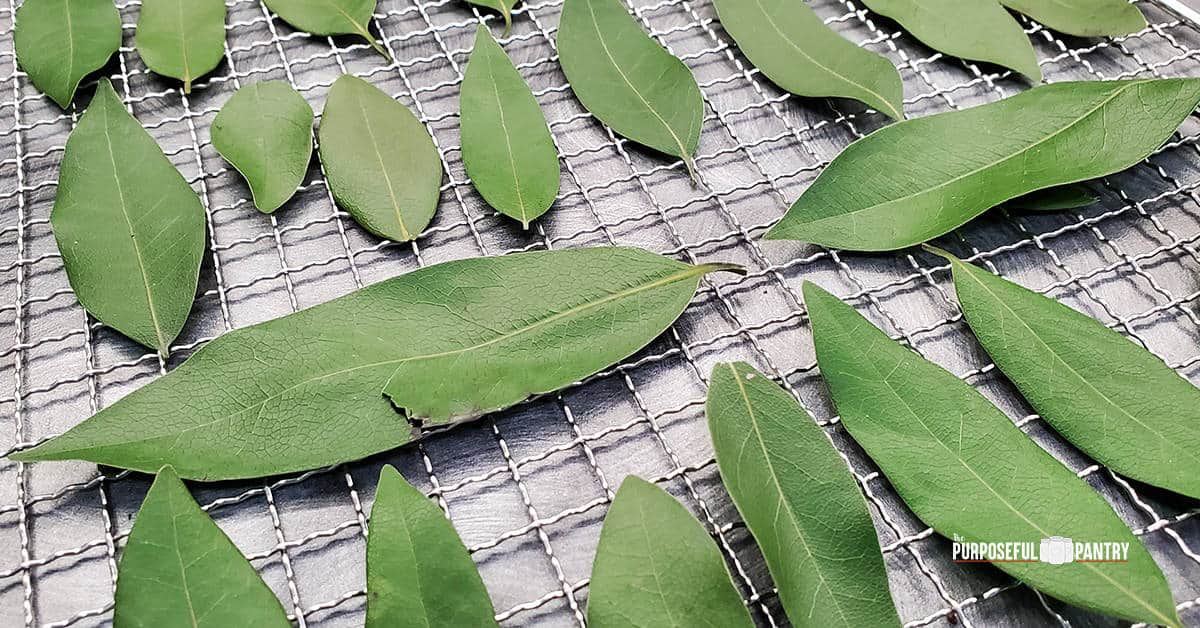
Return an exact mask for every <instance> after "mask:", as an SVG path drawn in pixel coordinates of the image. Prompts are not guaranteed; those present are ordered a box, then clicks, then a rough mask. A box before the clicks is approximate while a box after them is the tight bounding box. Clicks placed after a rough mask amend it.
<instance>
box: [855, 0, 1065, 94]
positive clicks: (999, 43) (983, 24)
mask: <svg viewBox="0 0 1200 628" xmlns="http://www.w3.org/2000/svg"><path fill="white" fill-rule="evenodd" d="M863 4H865V5H867V8H868V9H871V10H872V11H874V12H876V13H878V14H880V15H884V16H887V17H889V18H891V19H893V20H895V21H897V22H899V23H900V25H901V26H903V27H904V29H905V30H907V31H908V32H909V33H912V35H913V37H916V38H917V39H919V40H921V43H923V44H925V45H926V46H929V47H930V48H933V49H934V50H937V51H939V52H944V53H946V54H948V55H951V56H954V57H959V58H962V59H970V60H972V61H986V62H988V63H995V64H996V65H1001V66H1004V67H1006V68H1009V69H1011V70H1015V71H1017V72H1020V73H1021V74H1024V75H1025V76H1026V77H1028V78H1029V79H1030V80H1031V81H1033V82H1035V83H1038V82H1041V80H1042V69H1041V68H1040V67H1039V66H1038V61H1037V53H1036V52H1034V50H1033V44H1032V43H1030V41H1029V38H1028V37H1026V36H1025V30H1024V29H1023V28H1021V25H1020V24H1018V23H1017V21H1016V20H1015V19H1013V16H1012V14H1010V13H1009V12H1008V11H1006V10H1004V7H1003V6H1001V5H1000V3H999V2H996V0H863Z"/></svg>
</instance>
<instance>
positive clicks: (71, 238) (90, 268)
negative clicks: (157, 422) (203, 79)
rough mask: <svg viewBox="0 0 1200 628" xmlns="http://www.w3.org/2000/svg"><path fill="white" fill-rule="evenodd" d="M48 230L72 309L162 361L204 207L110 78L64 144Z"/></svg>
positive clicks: (181, 308) (199, 250)
mask: <svg viewBox="0 0 1200 628" xmlns="http://www.w3.org/2000/svg"><path fill="white" fill-rule="evenodd" d="M50 226H51V227H52V228H53V229H54V239H55V241H57V242H58V250H59V251H60V252H61V253H62V258H63V265H64V266H65V267H66V270H67V279H68V280H69V281H70V282H71V288H72V289H73V290H74V291H75V296H76V297H78V298H79V303H80V304H82V305H83V307H84V308H85V309H87V311H88V312H90V313H91V314H92V316H95V317H96V318H98V319H99V320H100V322H102V323H104V324H105V325H108V326H109V327H112V328H113V329H116V330H117V331H119V332H121V333H122V334H125V335H126V336H129V337H130V338H132V339H133V340H136V341H138V342H140V343H142V344H143V345H146V346H147V347H150V348H152V349H156V350H158V352H159V354H161V355H164V356H165V355H167V353H168V351H169V348H170V345H171V342H172V341H173V340H175V337H176V336H178V335H179V331H180V330H181V329H183V323H184V321H186V320H187V316H188V312H189V311H191V309H192V301H193V299H195V296H196V284H197V283H198V282H199V279H200V261H201V258H202V257H203V255H204V237H205V231H204V207H203V206H202V205H201V204H200V198H199V197H197V196H196V192H195V191H194V190H192V188H191V186H189V185H188V183H187V181H185V180H184V178H183V176H182V175H180V174H179V171H178V170H176V169H175V166H173V165H172V164H171V161H170V160H169V159H167V157H166V155H164V154H163V153H162V150H161V149H159V147H158V144H156V143H154V138H152V137H150V134H149V133H146V131H145V129H143V128H142V126H141V125H140V124H138V121H137V120H135V119H134V118H133V116H131V115H129V112H128V111H126V110H125V107H124V105H122V104H121V99H120V98H118V97H117V93H116V92H115V91H113V87H112V84H111V83H109V82H108V79H101V81H100V83H99V85H98V86H97V87H96V95H95V97H94V98H92V103H91V105H89V106H88V108H87V111H86V112H85V113H84V114H83V116H82V117H81V118H80V120H79V125H78V126H76V127H75V130H74V131H72V132H71V136H70V137H69V138H67V147H66V150H65V152H64V153H63V160H62V166H61V169H60V170H59V174H58V196H57V198H56V199H55V201H54V209H53V211H51V212H50ZM155 468H157V467H155ZM153 470H154V469H151V471H153Z"/></svg>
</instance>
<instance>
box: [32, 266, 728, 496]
mask: <svg viewBox="0 0 1200 628" xmlns="http://www.w3.org/2000/svg"><path fill="white" fill-rule="evenodd" d="M729 268H731V267H729V266H725V265H715V266H689V265H687V264H684V263H681V262H677V261H675V260H672V259H669V258H666V257H662V256H659V255H655V254H653V253H649V252H647V251H643V250H640V249H627V248H613V247H604V248H594V249H575V250H565V251H553V252H533V253H520V254H514V255H507V256H503V257H495V258H478V259H466V260H459V261H453V262H446V263H443V264H438V265H435V266H430V267H427V268H424V269H421V270H417V271H413V272H411V273H408V274H406V275H403V276H401V277H396V278H394V279H390V280H387V281H384V282H381V283H378V284H375V285H373V286H370V287H367V288H363V289H362V290H359V291H356V292H354V293H352V294H349V295H346V296H344V297H341V298H338V299H334V300H333V301H330V302H328V303H324V304H322V305H317V306H315V307H311V308H308V309H306V310H302V311H300V312H297V313H295V314H291V315H288V316H285V317H283V318H279V319H275V320H272V321H268V322H265V323H261V324H258V325H254V326H251V327H247V328H244V329H239V330H235V331H232V332H229V333H227V334H225V335H223V336H221V337H219V338H217V339H216V340H213V341H212V342H210V343H208V344H207V345H206V346H204V347H202V348H201V349H200V350H199V351H197V352H196V353H195V354H194V355H193V356H191V357H190V358H189V359H188V360H187V361H185V362H184V363H183V364H182V365H180V366H179V367H178V368H176V369H175V370H174V371H172V372H170V373H168V374H167V375H165V376H164V377H161V378H159V379H158V380H157V381H155V382H153V383H151V384H149V385H147V386H145V387H143V388H141V389H139V390H137V391H135V392H133V393H131V394H130V395H128V396H127V397H125V398H123V399H121V400H119V401H117V402H116V403H114V404H113V405H111V406H109V407H107V408H105V409H103V410H101V411H100V412H99V413H98V414H96V415H95V416H94V417H92V418H90V419H88V420H86V421H84V422H83V423H81V424H79V425H78V426H76V427H74V428H72V429H71V430H69V431H68V432H67V433H65V434H63V435H61V436H59V437H57V438H54V439H51V440H50V441H47V442H46V443H43V444H42V445H40V446H38V447H35V448H33V449H30V450H27V451H25V452H22V453H18V454H13V458H14V459H21V460H64V459H83V460H90V461H93V462H97V463H100V464H107V465H112V466H116V467H124V468H129V469H138V470H143V471H146V470H149V471H153V470H155V469H157V468H158V467H159V466H161V465H163V464H171V465H173V466H174V467H175V469H176V470H177V471H178V472H179V474H180V475H182V476H184V477H187V478H193V479H200V480H222V479H233V478H247V477H257V476H263V475H274V474H279V473H287V472H290V471H300V470H304V469H312V468H316V467H321V466H325V465H330V464H336V463H340V462H345V461H348V460H356V459H358V458H362V457H365V456H369V455H371V454H374V453H378V452H380V451H385V450H388V449H392V448H394V447H397V446H399V445H401V444H404V443H406V442H408V441H409V440H410V438H411V430H410V426H409V424H408V422H407V421H406V420H405V419H404V417H403V416H402V415H400V414H398V413H397V412H396V410H395V408H394V407H393V406H392V405H391V404H390V403H389V402H388V400H387V399H386V398H385V397H384V396H383V392H382V391H383V388H384V384H385V383H389V385H390V387H391V388H390V391H389V392H390V394H391V395H392V397H393V399H395V400H396V401H397V403H400V404H402V405H406V406H407V407H409V408H410V410H411V409H412V408H420V409H422V410H423V409H426V408H431V409H436V410H438V416H439V418H444V417H446V416H447V413H448V411H449V410H456V411H457V410H464V411H465V410H475V411H483V410H488V409H492V408H498V407H501V406H505V405H510V404H513V403H516V402H518V401H520V400H521V399H523V398H524V397H526V396H527V395H530V394H533V393H538V392H544V391H549V390H554V389H556V388H559V387H562V386H565V385H567V384H570V383H571V382H573V381H576V380H579V379H582V378H584V377H587V376H588V375H591V374H592V373H594V372H596V371H598V370H600V369H602V368H604V367H606V366H609V365H610V364H612V363H614V362H617V361H618V360H621V359H622V358H625V357H627V356H629V355H630V354H632V353H634V352H635V351H637V350H638V349H640V348H642V347H643V346H645V345H646V344H647V343H649V342H650V341H651V340H652V339H653V338H654V337H655V336H657V335H658V334H659V333H661V332H662V331H663V330H665V329H666V328H667V327H668V326H670V324H671V323H672V322H673V321H674V320H675V319H676V318H677V317H678V316H679V314H680V312H682V311H683V309H684V307H686V306H687V304H688V301H689V300H690V299H691V297H692V295H693V294H694V292H695V290H696V287H697V285H698V283H699V280H700V277H701V275H703V274H704V273H706V272H710V271H714V270H724V269H729ZM455 357H457V359H455ZM398 368H399V369H400V371H401V372H403V373H404V374H406V376H408V375H411V378H412V379H411V382H410V381H408V380H405V379H403V378H402V377H397V378H393V379H392V380H391V382H389V381H388V379H389V377H390V376H391V375H392V373H393V372H396V371H397V369H398ZM425 369H428V371H426V370H425ZM407 387H411V388H412V391H411V393H409V392H408V391H406V390H404V389H405V388H407ZM417 414H418V416H429V415H430V414H432V413H431V412H424V413H423V412H418V413H417Z"/></svg>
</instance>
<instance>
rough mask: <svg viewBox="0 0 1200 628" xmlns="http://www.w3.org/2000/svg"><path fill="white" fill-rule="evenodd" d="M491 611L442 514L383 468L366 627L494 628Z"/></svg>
mask: <svg viewBox="0 0 1200 628" xmlns="http://www.w3.org/2000/svg"><path fill="white" fill-rule="evenodd" d="M495 613H496V611H495V610H494V609H493V608H492V600H491V598H490V597H488V592H487V589H486V588H485V587H484V585H483V579H482V578H480V577H479V572H478V571H477V570H476V568H475V562H474V561H473V560H471V554H470V553H468V552H467V548H466V546H465V545H463V542H462V539H460V538H458V533H457V532H455V530H454V526H453V525H450V521H448V520H447V519H446V515H445V514H443V513H442V510H441V509H440V508H438V507H437V505H436V504H434V503H433V502H432V501H430V500H429V498H428V497H425V495H424V494H423V493H421V491H418V490H417V489H415V488H413V487H412V485H410V484H409V483H408V482H406V481H405V480H404V477H403V476H401V475H400V473H399V472H398V471H396V469H395V468H393V467H392V466H391V465H384V467H383V469H382V470H381V471H380V472H379V484H378V485H377V487H376V489H375V505H374V506H372V507H371V534H370V536H368V537H367V623H366V628H428V627H429V626H454V627H455V628H470V627H472V626H477V627H491V628H495V627H496V626H497V625H498V624H497V623H496V619H495Z"/></svg>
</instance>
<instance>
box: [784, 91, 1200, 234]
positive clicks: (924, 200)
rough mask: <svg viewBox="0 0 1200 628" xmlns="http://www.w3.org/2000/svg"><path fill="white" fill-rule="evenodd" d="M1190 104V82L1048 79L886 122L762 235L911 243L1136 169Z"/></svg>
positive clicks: (1193, 94)
mask: <svg viewBox="0 0 1200 628" xmlns="http://www.w3.org/2000/svg"><path fill="white" fill-rule="evenodd" d="M1198 101H1200V79H1144V80H1130V81H1085V82H1073V83H1055V84H1053V85H1047V86H1044V87H1035V88H1033V89H1031V90H1028V91H1026V92H1022V93H1021V94H1018V95H1016V96H1013V97H1011V98H1006V99H1004V100H1001V101H999V102H994V103H990V104H986V105H981V106H978V107H973V108H971V109H966V110H962V111H951V112H947V113H939V114H936V115H932V116H929V117H926V118H919V119H916V120H908V121H906V122H901V123H899V124H893V125H891V126H888V127H885V128H883V129H880V130H879V131H876V132H875V133H872V134H870V135H868V136H867V137H865V138H863V139H861V140H859V141H857V142H854V143H853V144H851V145H850V146H848V147H847V148H846V150H844V151H842V153H841V154H840V155H838V156H837V157H836V158H834V160H833V162H832V163H830V164H829V166H827V167H826V168H825V170H824V171H822V172H821V174H820V176H818V177H817V180H816V181H814V182H813V184H812V185H811V186H809V187H808V189H807V190H805V191H804V193H803V194H802V195H801V196H800V198H799V199H798V200H797V201H796V202H795V203H794V204H793V205H792V207H791V209H789V210H788V212H787V214H786V215H784V217H783V219H782V220H780V221H779V224H777V225H775V226H774V227H773V228H771V230H770V231H769V232H768V233H767V235H766V237H767V238H768V239H783V240H804V241H806V242H812V243H814V244H820V245H824V246H830V247H836V248H842V249H851V250H859V251H886V250H892V249H898V248H903V247H906V246H911V245H913V244H918V243H921V242H924V241H926V240H929V239H931V238H935V237H937V236H940V235H942V234H945V233H947V232H949V231H951V230H952V229H955V228H957V227H959V226H961V225H963V224H964V223H966V222H967V221H969V220H971V219H972V218H974V217H976V216H978V215H979V214H981V213H983V212H984V211H987V210H988V209H989V208H991V207H994V206H996V205H999V204H1000V203H1002V202H1004V201H1007V200H1009V199H1012V198H1015V197H1018V196H1021V195H1023V194H1028V193H1030V192H1034V191H1036V190H1040V189H1042V188H1048V187H1052V186H1056V185H1062V184H1066V183H1074V182H1078V181H1084V180H1087V179H1093V178H1096V177H1101V176H1104V175H1108V174H1111V173H1114V172H1117V171H1119V170H1122V169H1124V168H1128V167H1129V166H1132V165H1134V164H1136V163H1138V162H1139V161H1141V160H1142V159H1144V158H1145V157H1146V156H1147V155H1149V154H1150V153H1151V152H1153V151H1154V149H1156V148H1158V147H1159V146H1160V145H1161V144H1162V143H1163V142H1164V141H1166V140H1167V138H1169V137H1170V136H1171V133H1172V132H1173V131H1174V130H1175V129H1176V127H1178V126H1179V124H1180V123H1181V122H1182V121H1183V120H1184V119H1185V118H1186V117H1187V116H1188V115H1189V114H1190V113H1191V112H1192V111H1193V110H1194V109H1195V108H1196V103H1197V102H1198Z"/></svg>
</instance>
